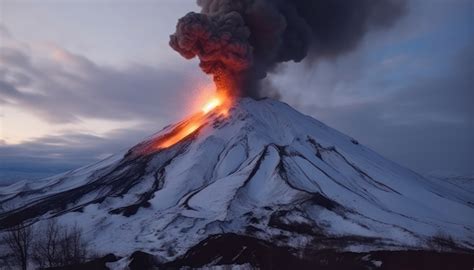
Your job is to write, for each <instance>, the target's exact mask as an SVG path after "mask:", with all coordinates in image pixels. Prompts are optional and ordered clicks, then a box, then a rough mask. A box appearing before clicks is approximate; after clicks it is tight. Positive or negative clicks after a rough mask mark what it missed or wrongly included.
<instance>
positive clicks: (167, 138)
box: [153, 94, 232, 151]
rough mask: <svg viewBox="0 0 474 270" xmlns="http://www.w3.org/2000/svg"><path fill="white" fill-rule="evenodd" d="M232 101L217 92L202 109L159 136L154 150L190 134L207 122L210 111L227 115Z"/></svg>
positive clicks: (174, 142)
mask: <svg viewBox="0 0 474 270" xmlns="http://www.w3.org/2000/svg"><path fill="white" fill-rule="evenodd" d="M231 103H232V99H231V98H230V97H228V96H225V95H223V94H216V95H214V96H213V97H211V98H210V99H208V100H207V102H205V103H204V105H203V106H202V107H201V111H200V112H198V113H196V114H194V115H193V116H191V117H190V118H188V119H186V120H185V121H183V122H182V123H180V124H179V125H177V126H176V127H175V128H174V129H173V130H171V131H170V132H168V133H167V134H166V135H164V136H162V137H160V138H158V139H157V140H156V141H155V142H154V145H153V150H154V151H156V150H160V149H163V148H168V147H170V146H172V145H174V144H176V143H178V142H180V141H181V140H183V139H184V138H186V137H188V136H190V135H191V134H192V133H194V132H195V131H196V130H198V129H199V128H200V127H201V126H203V125H204V124H205V123H206V119H207V115H208V114H209V113H213V114H217V115H218V116H224V117H226V116H227V114H228V110H229V108H230V105H231Z"/></svg>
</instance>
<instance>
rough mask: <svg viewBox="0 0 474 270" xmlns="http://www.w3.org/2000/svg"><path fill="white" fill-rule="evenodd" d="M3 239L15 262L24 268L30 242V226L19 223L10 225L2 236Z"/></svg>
mask: <svg viewBox="0 0 474 270" xmlns="http://www.w3.org/2000/svg"><path fill="white" fill-rule="evenodd" d="M3 241H4V242H5V244H6V245H7V247H8V248H9V249H10V252H11V254H12V258H13V260H14V261H15V263H16V264H17V265H19V266H21V269H23V270H26V269H27V268H28V260H29V256H30V249H31V242H32V234H31V226H28V225H26V224H25V223H20V224H18V225H16V226H14V227H12V228H11V229H10V230H9V231H8V232H7V233H6V235H5V236H4V237H3Z"/></svg>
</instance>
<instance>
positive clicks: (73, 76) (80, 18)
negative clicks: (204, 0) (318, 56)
mask: <svg viewBox="0 0 474 270" xmlns="http://www.w3.org/2000/svg"><path fill="white" fill-rule="evenodd" d="M408 2H409V6H408V10H407V12H406V14H405V15H404V16H403V17H402V18H400V19H399V20H398V21H397V22H396V24H395V25H394V26H393V27H391V28H390V29H384V30H382V31H376V30H374V31H370V33H369V34H367V35H366V36H365V37H364V39H363V41H362V42H361V44H359V46H358V47H357V48H356V49H355V50H353V51H351V52H349V53H346V54H344V55H341V56H339V57H337V58H336V59H322V60H320V61H317V62H315V63H314V62H313V63H308V62H305V61H303V62H302V63H287V64H284V65H281V66H280V67H279V68H278V69H277V70H276V72H275V73H273V74H270V76H269V77H268V80H269V82H271V84H272V85H273V86H274V87H275V88H277V89H278V90H279V92H280V95H281V100H282V101H283V102H286V103H288V104H289V105H291V106H293V107H295V108H296V109H298V110H300V111H301V112H303V113H305V114H308V115H311V116H312V117H314V118H316V119H318V120H320V121H322V122H324V123H326V124H327V125H329V126H331V127H333V128H336V129H338V130H340V131H341V132H343V133H346V134H348V135H349V136H352V137H354V138H356V139H357V140H358V141H359V142H361V143H363V144H365V145H367V146H368V147H370V148H372V149H373V150H375V151H377V152H379V153H380V154H382V155H383V156H385V157H387V158H390V159H392V160H394V161H395V162H397V163H399V164H401V165H403V166H406V167H408V168H410V169H413V170H415V171H417V172H419V173H422V174H426V173H430V172H434V171H437V172H451V173H456V174H460V175H463V174H472V173H473V172H474V166H473V164H474V154H472V152H473V151H474V139H473V138H474V106H473V105H472V104H473V103H474V91H473V90H474V89H473V86H474V82H473V80H474V79H473V78H474V1H472V0H452V1H448V0H414V1H408ZM198 10H199V7H198V6H197V5H196V4H195V1H194V0H155V1H151V0H148V1H144V0H140V1H135V0H134V1H132V0H128V1H123V0H119V1H112V0H110V1H106V0H100V1H97V0H96V1H89V0H71V1H52V0H46V1H40V0H38V1H33V0H29V1H25V0H17V1H12V0H0V184H1V183H7V182H9V183H11V182H14V181H16V180H20V179H23V178H38V177H39V178H40V177H43V176H47V175H51V174H54V173H58V172H62V171H64V170H68V169H72V168H77V167H79V166H82V165H86V164H88V163H91V162H94V161H97V160H99V159H101V158H104V157H106V156H108V155H110V154H112V153H114V152H117V151H120V150H121V149H126V148H129V147H130V146H132V145H134V144H135V143H137V142H139V141H140V140H141V139H142V138H144V137H147V136H148V135H150V134H152V133H154V132H156V131H158V130H160V129H162V128H163V127H164V126H166V125H167V124H169V123H172V122H174V121H176V120H179V119H181V118H183V117H185V116H186V115H189V114H190V113H192V112H193V111H194V110H197V108H198V107H199V105H200V104H201V102H202V100H203V98H204V97H205V96H207V95H210V94H211V92H210V90H209V87H208V85H209V84H210V79H209V78H208V77H207V76H206V75H204V74H203V73H202V71H201V70H200V69H199V67H198V62H197V61H196V60H192V61H189V60H185V59H184V58H182V57H181V56H180V55H179V54H178V53H176V52H175V51H174V50H173V49H171V48H170V47H169V46H168V41H169V35H170V34H172V33H173V32H174V31H175V26H176V22H177V20H178V19H179V18H180V17H182V16H183V15H185V14H186V13H187V12H189V11H198Z"/></svg>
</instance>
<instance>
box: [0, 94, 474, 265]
mask: <svg viewBox="0 0 474 270" xmlns="http://www.w3.org/2000/svg"><path fill="white" fill-rule="evenodd" d="M177 125H178V124H177ZM173 127H174V126H169V127H167V128H165V129H164V130H162V131H161V132H159V133H157V134H155V135H154V136H152V137H151V138H149V140H147V141H144V142H142V143H140V144H138V145H137V146H135V147H133V148H132V149H130V150H129V151H128V152H126V153H119V154H117V155H115V156H112V157H110V158H108V159H106V160H104V161H102V162H100V163H97V164H94V165H91V166H88V167H84V168H81V169H78V170H75V171H71V172H68V173H65V174H62V175H58V176H56V177H51V178H48V179H46V180H44V181H41V182H23V183H18V184H15V185H12V186H8V187H3V188H1V189H0V229H5V228H8V227H9V226H12V225H14V224H15V223H18V222H19V221H21V220H29V221H30V222H43V221H44V220H46V219H48V218H50V217H57V218H58V219H59V220H60V222H62V223H69V224H72V223H77V224H78V225H79V226H80V227H82V228H83V229H84V231H85V233H86V236H87V238H88V239H89V241H90V243H91V245H92V246H93V248H95V249H97V250H98V251H99V252H100V251H102V252H113V253H115V254H118V255H127V254H130V253H131V252H133V251H135V250H142V251H146V252H148V253H151V254H156V255H158V256H160V257H161V258H163V259H164V260H171V259H174V258H176V257H178V256H179V255H182V254H184V253H185V252H186V251H187V250H189V249H190V248H191V247H193V246H196V245H197V244H198V243H199V242H201V241H203V240H205V239H209V238H212V237H213V235H219V234H226V233H235V234H239V235H247V236H252V237H254V238H258V239H262V240H266V241H270V242H272V243H274V244H275V245H278V246H289V247H293V248H296V249H302V248H308V247H310V248H312V249H326V248H335V249H338V250H352V251H359V250H374V249H404V248H421V249H423V248H430V247H432V242H433V241H434V240H435V239H446V238H447V239H450V241H449V243H450V244H453V243H454V244H455V245H457V246H458V247H462V248H467V249H472V248H474V196H473V194H472V193H471V192H468V191H465V190H463V189H461V188H457V187H456V186H454V185H448V184H445V183H443V182H439V181H438V182H436V181H432V180H428V179H426V178H424V177H422V176H420V175H418V174H416V173H414V172H412V171H410V170H408V169H405V168H403V167H401V166H399V165H397V164H395V163H393V162H391V161H389V160H386V159H385V158H383V157H381V156H380V155H378V154H377V153H374V152H373V151H371V150H370V149H368V148H366V147H364V146H363V145H360V144H359V143H358V142H357V141H355V140H354V139H352V138H350V137H348V136H345V135H344V134H341V133H339V132H337V131H335V130H334V129H331V128H330V127H328V126H326V125H324V124H323V123H321V122H319V121H317V120H315V119H313V118H311V117H308V116H305V115H302V114H301V113H299V112H297V111H295V110H294V109H292V108H291V107H289V106H288V105H286V104H284V103H280V102H277V101H273V100H270V99H265V100H260V101H255V100H252V99H242V100H240V101H238V102H237V103H236V104H235V105H234V106H233V107H232V108H231V110H230V112H229V115H228V116H226V117H224V116H219V115H217V114H212V113H210V114H208V115H207V117H206V119H205V124H204V125H203V126H201V127H200V128H199V129H197V130H196V131H195V132H193V133H192V134H191V135H189V136H188V137H186V138H185V139H184V140H182V141H181V142H179V143H177V144H175V145H173V146H172V147H169V148H167V149H162V150H159V151H154V152H153V151H152V152H150V151H143V150H144V149H148V150H149V149H151V146H152V145H153V143H154V142H155V141H156V140H159V138H160V137H162V136H165V135H166V134H167V133H168V132H170V131H171V130H172V129H173ZM144 153H147V154H144ZM451 240H452V241H451ZM440 243H445V242H443V241H441V242H440ZM452 247H453V246H446V247H444V248H452Z"/></svg>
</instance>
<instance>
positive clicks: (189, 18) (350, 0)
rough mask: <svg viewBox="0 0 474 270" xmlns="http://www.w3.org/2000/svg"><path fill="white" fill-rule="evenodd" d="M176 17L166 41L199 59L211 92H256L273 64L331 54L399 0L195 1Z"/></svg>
mask: <svg viewBox="0 0 474 270" xmlns="http://www.w3.org/2000/svg"><path fill="white" fill-rule="evenodd" d="M197 3H198V5H199V6H200V7H201V8H202V10H201V12H200V13H195V12H190V13H188V14H187V15H186V16H184V17H183V18H181V19H180V20H179V21H178V24H177V26H176V33H174V34H173V35H171V36H170V46H171V47H172V48H173V49H174V50H176V51H177V52H179V53H180V54H181V55H182V56H183V57H185V58H186V59H191V58H194V57H198V58H199V60H200V67H201V69H202V70H203V71H204V72H205V73H207V74H211V75H213V78H214V81H215V83H216V86H217V89H218V91H223V90H227V91H229V92H230V93H229V94H232V95H239V96H250V97H254V98H259V97H262V96H265V95H266V92H264V90H262V88H261V87H259V86H260V81H261V80H262V79H263V78H265V77H266V75H267V73H268V72H271V71H272V70H273V69H274V68H275V67H276V66H277V65H278V64H279V63H282V62H287V61H295V62H300V61H301V60H303V59H305V58H306V57H307V56H309V57H308V59H309V60H310V61H317V60H318V59H323V58H326V59H327V58H334V57H337V56H339V55H341V54H344V53H346V52H349V51H351V50H353V49H354V48H356V47H357V45H358V43H359V42H360V41H361V39H362V38H363V37H364V35H365V34H366V33H367V32H369V31H371V30H374V29H375V30H376V29H381V28H388V27H390V26H392V25H393V24H394V22H395V21H396V20H397V19H398V18H400V17H401V16H402V15H403V14H404V12H405V10H406V1H405V0H358V1H355V0H198V1H197Z"/></svg>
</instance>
